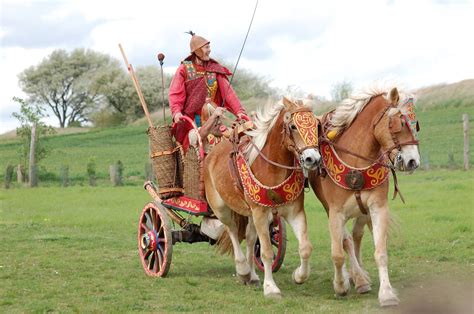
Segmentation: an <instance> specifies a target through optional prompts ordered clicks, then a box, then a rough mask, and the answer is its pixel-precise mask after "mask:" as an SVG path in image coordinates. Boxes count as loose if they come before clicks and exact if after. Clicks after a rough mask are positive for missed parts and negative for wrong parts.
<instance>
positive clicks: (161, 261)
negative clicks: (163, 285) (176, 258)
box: [138, 203, 172, 277]
mask: <svg viewBox="0 0 474 314" xmlns="http://www.w3.org/2000/svg"><path fill="white" fill-rule="evenodd" d="M165 215H166V214H163V213H162V212H161V210H160V209H159V208H158V207H157V206H156V205H155V204H153V203H149V204H147V205H146V206H145V207H144V208H143V211H142V214H141V216H140V220H139V223H138V251H139V255H140V260H141V262H142V266H143V269H144V270H145V273H146V274H147V275H149V276H155V277H164V276H166V273H167V272H168V270H169V265H170V263H171V248H172V246H171V232H170V230H169V223H168V220H167V217H166V216H165Z"/></svg>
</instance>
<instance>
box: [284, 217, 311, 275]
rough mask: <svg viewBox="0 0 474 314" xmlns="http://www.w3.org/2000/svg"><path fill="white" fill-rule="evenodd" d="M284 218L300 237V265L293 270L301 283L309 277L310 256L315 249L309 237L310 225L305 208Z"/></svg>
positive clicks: (297, 236)
mask: <svg viewBox="0 0 474 314" xmlns="http://www.w3.org/2000/svg"><path fill="white" fill-rule="evenodd" d="M284 218H285V220H286V221H287V222H288V223H289V224H290V226H291V228H292V229H293V232H294V233H295V236H296V239H298V243H299V249H298V251H299V254H300V266H299V267H297V268H296V269H295V271H294V272H293V280H294V282H296V283H297V284H301V283H303V282H305V281H306V280H307V279H308V277H309V273H310V266H309V258H310V256H311V252H312V251H313V246H312V245H311V243H310V242H309V239H308V225H307V222H306V215H305V212H304V211H303V210H300V211H298V212H297V213H294V212H292V213H289V214H287V215H286V216H285V217H284Z"/></svg>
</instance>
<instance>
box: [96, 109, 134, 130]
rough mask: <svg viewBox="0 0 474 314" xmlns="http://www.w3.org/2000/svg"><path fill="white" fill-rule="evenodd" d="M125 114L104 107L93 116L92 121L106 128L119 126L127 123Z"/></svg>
mask: <svg viewBox="0 0 474 314" xmlns="http://www.w3.org/2000/svg"><path fill="white" fill-rule="evenodd" d="M125 118H126V117H125V115H124V114H122V113H119V112H113V111H111V110H110V109H102V110H100V111H98V112H95V113H94V114H93V115H92V116H91V121H92V123H93V124H94V126H95V127H98V128H106V127H112V126H118V125H122V124H124V123H125Z"/></svg>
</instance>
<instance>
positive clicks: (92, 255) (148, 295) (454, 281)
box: [0, 170, 474, 313]
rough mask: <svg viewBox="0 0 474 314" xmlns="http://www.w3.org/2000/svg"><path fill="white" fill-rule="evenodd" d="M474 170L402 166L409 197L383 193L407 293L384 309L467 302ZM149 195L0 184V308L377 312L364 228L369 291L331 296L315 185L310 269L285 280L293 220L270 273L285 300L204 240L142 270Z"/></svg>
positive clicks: (292, 256)
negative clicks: (164, 269) (154, 272)
mask: <svg viewBox="0 0 474 314" xmlns="http://www.w3.org/2000/svg"><path fill="white" fill-rule="evenodd" d="M473 174H474V172H473V171H472V170H471V171H468V172H466V171H460V170H458V171H448V170H434V171H418V172H415V173H414V174H413V175H400V176H399V180H400V187H401V189H402V192H403V194H404V196H405V199H406V204H405V205H404V204H402V202H401V201H400V199H398V198H397V199H396V200H394V201H390V206H391V209H392V213H393V217H394V221H395V222H396V223H395V225H394V228H393V230H392V233H391V236H390V239H389V270H390V276H391V281H392V285H393V286H394V287H395V288H396V289H397V290H398V291H399V296H400V298H401V301H402V303H401V305H400V307H398V308H395V309H389V310H385V312H389V313H391V312H405V311H410V310H413V309H419V308H420V306H425V307H426V306H428V309H430V308H431V309H437V310H441V312H444V313H448V312H453V311H454V310H458V311H463V309H466V307H467V309H469V308H471V309H472V301H471V298H470V297H471V294H472V284H473V281H472V280H473V266H474V258H473V255H472V252H473V248H474V247H473V246H474V237H473V232H472V231H473V230H472V228H473V226H472V222H473V204H474V202H473V201H474V196H473V193H472V192H473V190H472V187H473V184H474V176H473ZM149 201H150V197H149V196H148V194H147V193H146V192H145V191H144V190H143V189H142V188H141V187H139V186H123V187H107V186H99V187H88V186H73V187H68V188H60V187H48V188H45V187H39V188H35V189H18V188H16V189H10V190H4V189H2V190H0V205H1V206H0V251H1V252H2V253H1V255H0V282H1V283H2V284H1V285H0V312H3V313H15V312H134V311H137V312H243V311H256V312H257V313H262V312H324V313H326V312H333V313H341V312H348V311H349V312H356V313H362V312H374V313H375V312H379V311H380V309H379V308H378V301H377V287H378V276H377V269H376V266H375V263H374V260H373V247H374V246H373V242H372V240H371V235H370V233H369V232H368V231H367V232H366V236H365V237H364V241H363V256H364V266H365V268H366V270H368V272H369V273H370V276H371V279H372V281H373V291H372V292H370V293H368V294H365V295H358V294H356V293H355V292H354V290H352V291H351V293H350V294H349V295H348V296H347V297H345V298H336V297H335V296H334V292H333V288H332V276H333V267H332V262H331V258H330V239H329V233H328V227H327V218H326V214H325V212H324V210H323V209H322V207H321V205H320V203H319V202H318V201H317V200H315V197H314V194H313V193H312V192H309V193H307V194H306V201H305V203H306V212H307V216H308V221H309V231H310V240H311V242H312V244H313V246H314V250H313V254H312V256H311V267H312V273H311V276H310V278H309V279H308V281H307V282H306V283H304V284H302V285H296V284H294V283H293V282H292V279H291V274H292V272H293V270H294V269H295V268H296V267H297V265H298V264H299V258H298V254H297V242H296V240H295V238H294V236H293V233H292V232H291V231H288V248H287V254H286V257H285V260H284V265H283V266H282V268H281V269H280V270H279V271H278V272H277V273H275V274H274V278H275V280H276V282H277V284H278V285H279V287H280V289H281V290H282V293H283V298H282V299H281V300H268V299H265V298H264V297H263V291H262V289H261V288H256V287H249V286H243V285H242V284H240V283H239V282H238V280H237V279H236V277H235V276H234V273H235V271H234V263H233V260H232V258H231V257H230V256H221V255H218V254H217V253H216V252H215V250H214V247H212V246H209V245H208V244H205V243H198V244H185V243H178V244H176V245H175V246H174V248H173V261H172V265H171V269H170V272H169V274H168V277H166V278H150V277H147V276H146V275H145V274H144V272H143V270H142V268H141V264H140V261H139V258H138V250H137V224H138V218H139V215H140V212H141V208H142V207H143V206H144V204H145V203H146V202H149ZM260 276H261V279H263V274H261V275H260Z"/></svg>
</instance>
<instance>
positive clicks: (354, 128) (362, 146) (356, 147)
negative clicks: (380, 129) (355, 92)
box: [336, 96, 386, 167]
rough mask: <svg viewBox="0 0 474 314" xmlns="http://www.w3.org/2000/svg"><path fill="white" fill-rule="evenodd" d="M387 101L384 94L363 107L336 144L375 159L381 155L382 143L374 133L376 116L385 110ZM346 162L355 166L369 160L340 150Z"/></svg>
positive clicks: (366, 162) (359, 165)
mask: <svg viewBox="0 0 474 314" xmlns="http://www.w3.org/2000/svg"><path fill="white" fill-rule="evenodd" d="M385 107H386V102H385V100H384V98H383V96H376V97H374V98H373V99H372V100H370V101H369V103H368V104H367V105H366V106H365V108H364V109H362V111H361V112H359V114H358V115H357V117H356V118H355V119H354V121H353V122H352V124H351V125H350V126H349V127H348V128H347V129H346V130H345V131H344V133H343V134H342V135H341V136H340V137H339V139H338V140H337V141H336V144H337V145H338V146H340V147H342V148H344V149H346V150H348V151H350V152H352V153H355V154H357V155H360V156H364V157H366V158H369V159H372V160H375V159H377V158H378V157H379V155H380V144H379V143H378V142H377V140H376V138H375V135H374V128H373V123H374V117H375V116H377V114H378V113H379V112H381V111H382V110H384V109H385ZM338 154H339V156H340V157H341V158H343V159H344V161H345V162H347V163H349V164H351V165H352V166H354V167H362V166H365V165H367V164H368V163H369V162H368V161H366V160H363V159H361V158H358V157H356V156H354V155H351V154H348V153H345V152H338Z"/></svg>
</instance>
